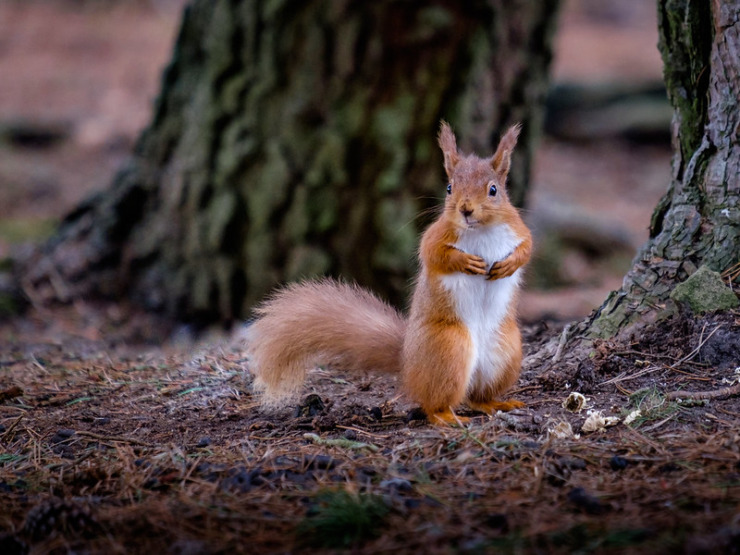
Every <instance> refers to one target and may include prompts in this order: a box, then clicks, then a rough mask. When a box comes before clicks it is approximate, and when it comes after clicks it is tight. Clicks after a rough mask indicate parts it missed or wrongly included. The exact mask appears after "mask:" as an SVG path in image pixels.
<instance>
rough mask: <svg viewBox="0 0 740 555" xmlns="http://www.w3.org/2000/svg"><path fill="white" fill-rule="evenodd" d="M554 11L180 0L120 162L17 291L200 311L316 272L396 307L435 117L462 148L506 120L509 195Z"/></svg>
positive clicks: (245, 301)
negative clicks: (512, 131) (515, 130)
mask: <svg viewBox="0 0 740 555" xmlns="http://www.w3.org/2000/svg"><path fill="white" fill-rule="evenodd" d="M557 3H558V2H557V0H546V1H544V2H525V1H524V0H519V1H515V2H503V1H501V0H485V1H484V0H477V1H472V2H452V1H448V0H436V1H431V2H429V1H421V0H405V1H400V0H382V1H377V2H352V1H349V0H311V1H306V2H296V1H289V0H270V1H258V2H247V1H246V0H195V1H194V2H193V3H192V4H191V5H190V6H189V7H188V8H187V9H186V11H185V14H184V18H183V23H182V27H181V30H180V34H179V38H178V40H177V43H176V46H175V51H174V54H173V56H172V61H171V63H170V65H169V67H168V69H167V70H166V72H165V74H164V79H163V84H162V92H161V95H160V97H159V99H158V101H157V104H156V110H155V114H154V117H153V121H152V122H151V125H150V127H149V128H148V129H147V130H146V131H145V132H144V133H143V135H142V137H141V138H140V140H139V142H138V146H137V148H136V152H135V156H134V157H133V159H132V161H131V162H130V163H129V164H128V166H127V167H126V168H124V169H122V170H121V171H120V172H119V173H118V175H117V177H116V178H115V180H114V183H113V184H112V187H111V188H110V189H109V190H108V191H106V192H104V193H103V194H101V195H99V196H97V197H96V198H93V199H91V200H90V201H89V202H87V203H86V204H84V205H83V206H81V207H80V208H79V209H78V210H76V211H75V212H74V213H73V214H71V215H70V216H69V217H68V218H67V219H66V221H65V222H64V224H63V225H62V227H61V229H60V230H59V232H58V234H57V235H56V237H55V238H54V239H53V240H52V241H51V242H50V243H49V244H48V245H46V247H45V249H44V251H43V252H42V253H40V254H39V256H37V257H36V259H34V261H33V262H32V263H30V264H29V265H28V266H27V267H28V271H27V275H26V276H25V279H26V283H27V285H28V286H29V287H32V288H34V290H35V294H36V295H37V296H38V297H39V298H52V297H55V298H62V299H64V298H74V297H78V296H81V295H91V294H102V295H106V296H118V295H128V296H130V297H132V298H133V299H135V300H136V301H137V302H138V303H140V304H142V305H144V306H145V307H147V308H150V309H155V310H162V311H165V312H166V313H168V314H170V315H172V316H176V317H180V318H197V319H202V320H207V321H213V320H219V319H220V320H230V319H232V318H236V317H244V316H246V315H247V314H248V309H249V307H250V306H252V305H253V304H254V303H255V302H256V301H258V300H260V299H261V298H262V297H263V296H264V295H265V294H266V293H267V292H268V291H269V290H270V288H272V287H273V286H274V285H275V284H277V283H279V282H286V281H290V280H295V279H299V278H301V277H306V276H312V275H317V274H332V275H338V276H343V277H345V278H347V279H354V280H356V281H358V282H359V283H361V284H363V285H366V286H368V287H370V288H372V289H373V290H375V291H377V292H379V293H380V294H381V295H384V296H386V297H388V298H390V299H391V300H393V301H396V302H398V301H400V300H401V299H402V298H403V296H404V294H405V291H406V289H407V284H408V279H409V277H410V275H412V273H413V270H414V264H415V262H414V259H415V257H414V250H415V248H416V244H417V236H418V233H419V231H420V228H421V226H423V225H424V224H426V223H427V222H428V218H427V219H425V218H423V217H422V218H417V215H418V214H419V213H420V212H421V211H423V210H425V209H428V208H430V207H431V206H434V205H436V204H437V203H438V199H440V198H442V196H443V192H444V182H443V177H442V172H441V167H442V164H441V156H440V155H439V153H438V149H437V148H436V144H435V139H436V133H437V129H438V126H439V121H440V119H441V118H447V119H448V120H450V121H451V123H452V124H453V125H454V126H455V128H456V130H457V131H458V133H459V135H460V136H462V137H464V138H466V141H465V142H463V146H464V147H465V148H474V149H477V150H479V151H481V152H490V151H491V150H492V147H493V145H494V144H495V143H496V141H497V140H498V135H499V133H500V132H501V131H502V130H503V129H505V128H506V127H507V126H508V125H510V124H511V123H513V122H515V121H522V122H523V123H524V131H523V135H522V137H521V139H520V143H521V144H522V145H523V148H521V149H520V150H519V151H518V152H517V155H516V158H515V160H514V171H512V176H513V177H512V191H513V193H512V194H513V196H514V198H515V199H517V200H518V201H519V202H522V201H523V198H524V191H525V188H526V183H527V180H528V176H529V164H530V160H531V154H532V149H533V145H534V143H535V140H536V136H537V134H538V132H539V129H540V128H541V123H542V104H543V98H544V94H545V88H546V76H547V68H548V64H549V61H550V39H551V35H552V33H553V28H554V23H555V13H556V8H557Z"/></svg>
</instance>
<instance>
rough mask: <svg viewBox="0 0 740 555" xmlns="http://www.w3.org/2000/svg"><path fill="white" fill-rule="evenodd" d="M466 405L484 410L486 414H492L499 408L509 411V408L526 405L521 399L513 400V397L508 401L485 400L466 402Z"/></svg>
mask: <svg viewBox="0 0 740 555" xmlns="http://www.w3.org/2000/svg"><path fill="white" fill-rule="evenodd" d="M467 405H468V406H469V407H470V408H471V409H473V410H477V411H480V412H485V413H486V414H493V413H494V412H496V411H499V410H500V411H503V412H509V411H510V410H514V409H520V408H522V407H525V406H526V405H525V404H524V403H522V402H521V401H514V400H513V399H512V400H510V401H486V402H485V403H471V402H468V403H467Z"/></svg>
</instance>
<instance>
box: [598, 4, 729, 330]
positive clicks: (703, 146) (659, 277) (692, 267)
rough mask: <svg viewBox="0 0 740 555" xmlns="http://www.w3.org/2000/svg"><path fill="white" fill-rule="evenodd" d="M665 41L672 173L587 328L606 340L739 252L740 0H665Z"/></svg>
mask: <svg viewBox="0 0 740 555" xmlns="http://www.w3.org/2000/svg"><path fill="white" fill-rule="evenodd" d="M658 6H659V31H660V41H659V47H660V51H661V54H662V56H663V61H664V64H665V81H666V87H667V89H668V95H669V97H670V100H671V103H672V104H673V107H674V109H675V113H674V121H673V147H674V156H673V162H672V164H673V176H672V180H671V183H670V186H669V189H668V192H667V193H666V194H665V196H664V197H663V199H662V200H661V201H660V202H659V203H658V206H657V208H656V209H655V212H654V213H653V217H652V220H651V222H650V239H649V240H648V242H647V243H646V244H645V245H644V246H643V248H642V249H641V251H640V252H639V253H638V255H637V257H636V258H635V261H634V265H633V268H632V270H631V271H630V272H629V273H628V274H627V276H626V277H625V279H624V283H623V285H622V288H621V289H620V290H619V291H617V292H614V293H612V294H611V295H610V297H609V298H608V299H607V300H606V302H605V303H604V305H603V306H602V307H601V308H600V309H599V311H598V312H597V313H596V315H595V317H594V318H593V319H592V321H591V322H589V323H588V324H587V325H588V327H589V333H590V335H596V336H602V337H609V336H612V335H614V334H615V333H617V332H618V331H619V330H621V329H624V328H626V327H629V326H630V325H631V324H633V323H636V322H648V321H651V320H654V319H656V318H660V317H661V316H663V315H666V314H669V313H670V312H671V311H672V310H674V309H675V306H674V305H673V304H672V301H670V299H669V294H670V292H671V290H672V289H673V288H674V287H675V285H676V284H677V283H680V282H682V281H684V280H685V279H686V278H687V277H688V276H690V275H691V274H693V273H694V272H695V271H696V270H697V269H698V268H699V267H700V266H702V265H706V266H708V267H709V268H711V269H713V270H715V271H719V272H722V271H724V270H727V269H728V268H730V267H732V266H733V265H734V264H736V263H737V262H738V259H739V258H740V142H739V140H738V139H739V138H740V106H739V105H738V103H739V102H740V22H739V20H740V2H738V1H737V0H735V1H730V2H719V1H714V2H691V1H690V0H660V1H659V2H658Z"/></svg>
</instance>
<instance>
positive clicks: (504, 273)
mask: <svg viewBox="0 0 740 555" xmlns="http://www.w3.org/2000/svg"><path fill="white" fill-rule="evenodd" d="M518 269H519V266H517V265H516V263H515V262H514V261H513V260H512V259H511V258H506V259H504V260H501V261H500V262H496V263H495V264H494V265H493V266H491V269H490V270H488V277H487V278H486V279H489V280H491V279H501V278H505V277H509V276H511V275H513V274H514V272H516V271H517V270H518Z"/></svg>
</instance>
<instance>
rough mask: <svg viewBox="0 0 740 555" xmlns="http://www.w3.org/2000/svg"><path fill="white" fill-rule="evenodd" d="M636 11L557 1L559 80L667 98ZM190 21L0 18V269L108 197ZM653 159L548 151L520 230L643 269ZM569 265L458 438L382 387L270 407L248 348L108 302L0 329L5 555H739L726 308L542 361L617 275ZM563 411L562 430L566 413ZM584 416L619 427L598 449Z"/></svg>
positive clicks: (66, 0)
mask: <svg viewBox="0 0 740 555" xmlns="http://www.w3.org/2000/svg"><path fill="white" fill-rule="evenodd" d="M647 4H650V3H649V2H648V3H645V2H638V1H630V2H625V3H624V4H623V5H622V7H621V8H620V9H617V8H614V7H609V6H607V5H605V4H604V3H602V2H598V1H591V2H589V1H586V0H580V1H576V0H572V1H570V2H568V3H567V5H566V10H565V12H564V13H563V17H562V20H561V24H562V25H561V29H560V34H559V37H558V41H557V53H558V55H557V57H556V60H555V66H554V76H555V79H556V80H558V81H560V82H565V81H579V82H583V81H589V80H591V81H598V82H605V81H615V82H619V81H620V80H624V79H637V80H651V79H655V78H656V76H657V77H659V76H660V71H661V66H660V59H659V57H658V55H657V52H656V51H655V50H654V44H655V42H656V32H655V25H656V22H655V14H654V13H653V11H652V9H650V6H648V7H647V8H646V5H647ZM182 5H183V2H182V1H181V0H136V1H129V2H100V1H95V0H87V1H73V0H48V1H41V0H39V1H32V2H28V1H20V0H9V1H7V2H2V3H0V75H2V76H3V83H2V86H0V136H1V137H2V138H0V258H3V257H4V256H7V255H8V254H9V253H10V252H11V250H12V249H16V248H20V246H21V245H22V243H23V242H24V241H28V240H31V241H33V240H38V239H40V238H42V237H43V236H45V235H46V234H48V233H49V232H50V230H51V229H52V228H53V225H54V222H55V221H58V219H59V218H60V217H61V216H62V215H63V213H64V212H65V211H67V210H69V209H71V208H72V207H74V206H75V204H76V203H77V202H79V201H80V199H82V198H84V196H86V195H87V194H89V193H90V192H92V191H95V190H101V189H103V188H105V186H107V184H108V183H109V182H110V178H111V175H112V173H113V172H114V171H115V168H116V167H117V166H118V165H119V164H120V163H121V162H122V161H123V160H124V159H125V157H126V156H127V154H128V152H130V149H131V147H132V145H133V143H134V141H135V139H136V136H137V133H138V132H139V130H140V129H141V127H142V126H143V125H145V124H146V121H147V119H148V117H149V109H150V108H149V106H150V103H151V101H152V99H153V97H154V95H155V94H156V92H157V88H158V78H159V77H158V75H159V72H160V70H161V67H162V65H163V64H164V63H165V62H166V60H167V57H168V55H169V52H170V48H171V44H172V40H173V37H174V33H175V31H176V24H177V20H178V16H179V10H180V9H181V7H182ZM620 5H621V4H620ZM625 6H626V7H625ZM669 157H670V151H669V149H668V148H667V147H666V146H665V145H663V146H661V145H651V146H648V145H634V144H630V143H626V142H623V141H619V140H614V141H609V142H595V143H589V144H573V143H561V142H557V141H554V140H552V139H547V138H546V139H545V140H544V143H543V145H542V148H541V149H540V152H539V153H538V158H537V167H536V171H535V179H534V181H535V182H534V190H533V193H532V201H531V202H532V208H531V212H532V213H536V211H537V204H538V203H544V204H548V203H550V202H551V201H552V199H553V198H557V200H558V201H559V202H564V203H566V204H569V205H573V206H577V207H578V210H579V211H580V212H587V213H589V214H592V215H594V216H595V217H596V218H599V219H602V220H606V221H609V222H613V223H615V224H618V225H622V226H624V228H625V229H626V230H628V231H629V233H630V237H631V238H632V239H631V241H632V243H633V246H635V247H636V246H637V245H639V243H640V242H641V241H642V240H644V238H645V236H646V231H645V228H646V224H647V221H648V219H649V216H650V212H651V209H652V207H653V206H654V204H655V202H656V201H657V199H658V198H659V197H660V195H661V194H662V193H663V191H664V190H665V188H666V186H667V183H668V179H669V176H670V167H669ZM570 264H571V266H572V267H571V271H572V272H574V273H576V274H578V275H583V274H584V273H586V272H587V273H588V274H589V276H590V277H589V279H587V280H585V282H586V283H583V282H581V283H578V284H575V285H574V284H570V285H566V286H564V287H561V288H559V289H555V290H552V289H549V290H540V289H534V288H532V289H531V290H530V291H528V292H527V294H526V295H525V296H524V298H523V299H522V303H521V304H522V312H523V316H524V320H525V322H526V325H525V326H524V335H525V344H526V349H527V353H528V355H529V356H528V357H527V358H526V359H525V363H524V369H523V373H522V378H521V380H520V382H519V384H518V385H517V386H516V389H515V390H514V391H513V392H512V396H513V397H514V398H516V399H520V400H522V401H524V402H525V403H526V405H527V406H526V408H524V409H519V410H517V411H514V412H512V413H508V414H497V415H493V416H486V415H481V414H476V413H472V412H466V411H464V410H463V411H461V413H460V414H461V415H463V416H472V417H473V419H472V423H471V424H470V425H468V426H465V427H461V428H436V427H432V426H430V425H429V424H428V423H427V422H426V421H425V420H424V419H423V418H420V415H419V413H418V410H416V408H415V407H414V405H413V404H411V403H410V402H409V401H408V400H407V399H406V398H405V397H404V396H403V394H402V392H401V391H400V389H399V388H398V387H397V384H396V382H395V380H393V379H392V378H390V379H389V378H380V377H377V376H373V375H363V376H352V375H345V374H342V373H337V372H334V371H330V370H327V369H317V370H315V371H314V372H312V373H311V374H310V376H309V380H308V383H307V385H306V388H305V391H304V394H303V395H302V397H301V399H300V400H299V402H298V403H297V404H295V405H293V406H291V407H286V408H285V409H283V410H277V411H266V410H263V409H262V408H261V407H260V405H259V400H258V398H257V397H255V395H253V393H252V390H251V377H250V375H249V372H248V366H249V362H248V360H247V359H246V357H245V354H244V348H243V347H244V346H243V343H242V342H241V341H240V330H234V331H233V333H232V334H231V335H229V336H225V335H223V334H219V333H217V332H213V333H212V334H209V335H207V336H205V337H199V338H197V339H194V338H193V334H192V332H191V330H190V329H189V328H188V327H186V326H180V327H176V328H174V329H173V328H172V327H171V326H169V325H167V324H166V323H164V322H161V321H158V320H157V318H156V317H154V316H152V315H147V314H142V313H140V312H138V311H137V310H136V309H135V308H132V307H130V306H128V305H126V304H125V303H118V304H101V303H97V302H86V301H79V302H77V303H76V304H74V305H72V306H68V307H58V308H55V309H48V308H44V307H32V308H31V309H30V310H29V311H28V312H27V313H26V314H25V315H23V316H22V317H16V318H14V319H11V320H4V321H0V503H1V504H2V510H0V551H2V553H26V552H31V553H49V552H53V553H65V552H90V553H98V552H109V553H112V552H120V553H129V552H141V553H144V552H147V553H148V552H157V551H158V552H166V553H183V554H185V553H187V554H191V553H220V552H229V553H231V552H245V553H254V552H301V551H306V552H308V551H316V550H323V551H327V550H328V551H330V550H341V549H350V550H353V551H358V552H363V553H378V552H390V551H393V552H411V551H418V550H420V549H423V550H425V551H426V552H429V553H448V552H463V553H478V552H494V553H498V552H502V553H574V552H577V553H667V552H685V553H738V552H740V551H738V549H739V548H738V545H740V431H739V430H740V417H739V416H738V415H740V397H738V390H739V389H740V312H738V311H734V312H730V313H726V314H721V315H711V316H705V317H703V318H694V317H689V316H687V315H682V316H679V317H676V318H674V319H673V320H671V321H669V322H666V323H664V324H662V325H660V326H658V327H652V328H649V329H648V330H646V331H645V332H644V333H642V334H640V336H638V337H633V338H630V339H626V340H624V341H622V342H620V343H610V342H602V343H598V344H596V345H594V347H593V350H592V352H590V353H589V354H588V356H586V357H583V359H581V360H574V359H570V358H564V359H563V360H560V361H558V362H554V358H555V357H554V352H553V348H552V347H554V345H555V344H556V342H557V338H558V337H559V336H560V332H561V330H562V327H563V325H564V323H565V322H566V321H567V320H569V319H572V318H577V317H581V316H583V315H585V314H587V313H588V312H589V311H590V310H592V309H593V308H594V307H595V306H598V304H599V303H600V302H601V301H602V300H603V298H604V297H605V295H606V292H607V291H608V290H609V289H611V288H614V287H616V286H618V284H619V280H620V278H621V275H622V274H623V272H624V269H625V268H624V264H622V266H614V265H612V266H610V267H608V268H606V269H603V268H601V269H597V270H594V269H593V268H585V267H584V265H583V264H584V262H583V260H581V259H575V260H572V261H571V262H570ZM553 338H554V340H555V343H551V344H550V345H551V348H550V350H544V351H543V350H542V346H543V345H544V344H545V343H546V342H547V341H551V340H553ZM572 392H579V393H581V394H582V395H584V396H585V397H586V401H585V407H584V408H583V409H581V410H580V412H574V411H573V410H569V409H567V408H565V407H564V406H563V403H564V401H565V400H566V398H567V397H568V396H569V394H570V393H572ZM702 392H703V393H702ZM705 397H708V398H705ZM576 410H577V409H576ZM638 410H639V413H637V412H636V411H638ZM589 411H591V412H592V413H593V415H592V417H591V421H592V422H594V421H595V422H596V423H597V426H596V428H597V429H596V430H595V431H584V430H583V426H584V424H585V423H586V421H587V419H588V418H589ZM599 415H601V416H603V417H617V418H618V419H619V422H617V423H614V424H613V425H610V426H607V427H605V428H603V429H600V428H599V426H598V423H599V421H598V416H599ZM627 418H631V421H630V422H629V423H626V422H625V419H627Z"/></svg>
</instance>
